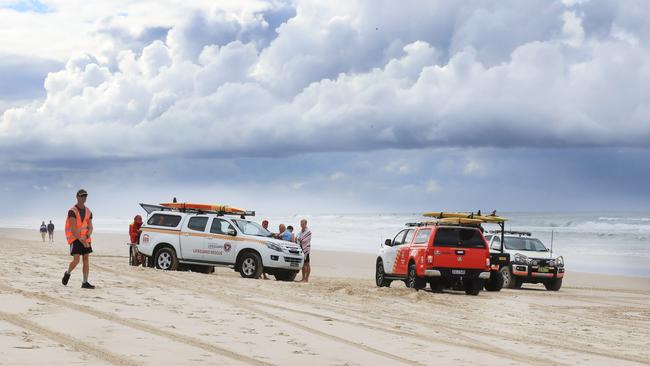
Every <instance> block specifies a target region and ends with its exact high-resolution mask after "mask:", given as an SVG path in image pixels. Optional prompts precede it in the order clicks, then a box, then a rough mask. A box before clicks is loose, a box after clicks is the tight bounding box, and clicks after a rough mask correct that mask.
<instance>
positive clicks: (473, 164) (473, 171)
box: [463, 158, 486, 175]
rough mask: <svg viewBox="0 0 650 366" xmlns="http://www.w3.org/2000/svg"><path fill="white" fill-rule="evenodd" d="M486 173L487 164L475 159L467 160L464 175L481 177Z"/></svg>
mask: <svg viewBox="0 0 650 366" xmlns="http://www.w3.org/2000/svg"><path fill="white" fill-rule="evenodd" d="M485 171H486V168H485V163H484V162H482V161H479V160H477V159H473V158H470V159H467V161H466V162H465V167H464V168H463V174H465V175H481V174H484V173H485Z"/></svg>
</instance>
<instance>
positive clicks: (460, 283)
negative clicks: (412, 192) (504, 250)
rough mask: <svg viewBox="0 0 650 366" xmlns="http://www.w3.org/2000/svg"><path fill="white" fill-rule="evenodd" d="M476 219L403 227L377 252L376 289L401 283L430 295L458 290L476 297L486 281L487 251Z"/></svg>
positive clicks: (486, 245) (488, 259)
mask: <svg viewBox="0 0 650 366" xmlns="http://www.w3.org/2000/svg"><path fill="white" fill-rule="evenodd" d="M476 221H477V220H463V219H441V220H437V221H429V222H422V223H415V224H407V228H405V229H403V230H401V231H400V232H399V233H397V235H395V237H394V238H393V239H386V242H385V243H384V244H383V245H382V247H381V249H380V250H379V256H378V257H377V263H376V274H375V279H376V281H377V286H379V287H387V286H390V284H391V282H392V281H394V280H402V281H404V282H405V283H406V286H407V287H410V288H415V289H423V288H425V287H426V284H427V282H428V283H429V285H430V286H431V290H432V291H434V292H439V291H442V289H443V288H449V287H453V288H458V287H461V288H462V289H464V290H465V293H466V294H469V295H478V293H479V292H480V291H481V289H482V288H483V286H484V285H485V281H486V280H488V279H489V278H490V251H489V249H488V244H487V242H486V240H485V238H484V237H483V234H482V232H481V230H480V229H479V225H478V223H477V222H476Z"/></svg>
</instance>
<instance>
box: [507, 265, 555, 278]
mask: <svg viewBox="0 0 650 366" xmlns="http://www.w3.org/2000/svg"><path fill="white" fill-rule="evenodd" d="M512 274H513V275H515V276H518V277H525V278H530V279H543V278H563V277H564V267H544V266H529V265H526V264H516V263H513V264H512Z"/></svg>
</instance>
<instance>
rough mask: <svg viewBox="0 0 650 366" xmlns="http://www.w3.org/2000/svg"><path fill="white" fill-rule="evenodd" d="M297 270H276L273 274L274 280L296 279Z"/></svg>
mask: <svg viewBox="0 0 650 366" xmlns="http://www.w3.org/2000/svg"><path fill="white" fill-rule="evenodd" d="M297 275H298V271H278V272H276V273H275V274H274V275H273V276H274V277H275V280H276V281H286V282H292V281H294V280H295V279H296V276H297Z"/></svg>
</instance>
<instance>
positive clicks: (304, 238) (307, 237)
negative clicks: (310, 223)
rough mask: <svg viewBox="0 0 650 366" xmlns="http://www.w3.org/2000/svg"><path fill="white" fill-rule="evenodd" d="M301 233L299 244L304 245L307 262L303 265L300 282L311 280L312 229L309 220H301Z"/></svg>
mask: <svg viewBox="0 0 650 366" xmlns="http://www.w3.org/2000/svg"><path fill="white" fill-rule="evenodd" d="M300 228H301V229H302V230H300V233H298V238H297V241H298V244H300V246H301V247H302V252H303V253H304V254H305V264H304V265H303V266H302V279H301V280H300V282H308V281H309V273H310V272H311V267H310V265H309V253H310V252H311V230H309V228H308V227H307V220H305V219H302V220H300Z"/></svg>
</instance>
